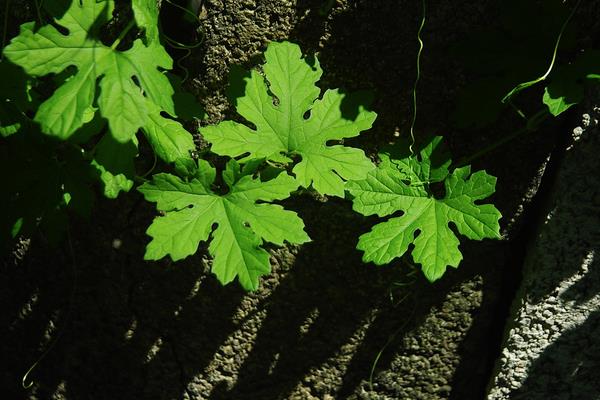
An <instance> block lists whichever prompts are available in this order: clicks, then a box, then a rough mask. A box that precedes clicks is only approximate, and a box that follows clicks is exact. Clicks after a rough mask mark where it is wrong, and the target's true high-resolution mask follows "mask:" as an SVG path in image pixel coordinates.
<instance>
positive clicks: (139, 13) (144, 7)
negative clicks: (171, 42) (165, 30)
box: [131, 0, 159, 43]
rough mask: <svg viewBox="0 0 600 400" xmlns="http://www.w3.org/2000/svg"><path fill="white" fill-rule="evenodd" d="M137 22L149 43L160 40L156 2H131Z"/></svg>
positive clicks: (132, 0)
mask: <svg viewBox="0 0 600 400" xmlns="http://www.w3.org/2000/svg"><path fill="white" fill-rule="evenodd" d="M131 9H132V10H133V15H134V17H135V22H136V23H137V25H138V26H139V27H140V28H143V29H144V31H145V36H146V40H147V43H151V42H152V41H154V40H158V38H159V33H158V8H157V7H156V0H131Z"/></svg>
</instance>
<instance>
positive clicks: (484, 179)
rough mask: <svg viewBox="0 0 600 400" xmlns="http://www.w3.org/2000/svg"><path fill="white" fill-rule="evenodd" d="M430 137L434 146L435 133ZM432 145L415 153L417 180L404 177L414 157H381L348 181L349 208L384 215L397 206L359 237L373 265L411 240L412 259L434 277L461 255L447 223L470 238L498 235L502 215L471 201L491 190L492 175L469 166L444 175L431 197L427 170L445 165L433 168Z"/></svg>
mask: <svg viewBox="0 0 600 400" xmlns="http://www.w3.org/2000/svg"><path fill="white" fill-rule="evenodd" d="M432 143H433V144H434V145H435V146H436V145H437V144H439V139H438V138H436V139H434V141H432ZM432 148H434V147H432V146H430V147H429V149H427V148H425V149H424V150H423V151H421V152H420V154H419V155H420V157H421V164H422V167H421V168H420V169H419V172H418V173H417V174H416V175H415V176H416V177H418V179H419V181H418V182H412V183H410V182H406V180H405V179H406V176H407V172H406V166H407V165H412V166H413V167H414V166H415V161H410V160H406V159H402V160H397V161H399V162H398V163H396V162H395V161H396V160H391V161H384V162H382V163H381V164H380V165H379V167H378V168H377V169H376V170H375V171H372V172H370V173H369V175H368V177H367V179H365V180H362V181H355V182H349V183H348V190H349V192H350V194H351V195H352V196H354V199H353V208H354V210H355V211H357V212H359V213H361V214H363V215H373V214H376V215H378V216H380V217H384V216H388V215H391V214H393V213H396V212H398V211H401V212H402V213H403V214H402V215H401V216H399V217H394V218H390V219H388V220H387V221H385V222H382V223H379V224H377V225H375V226H374V227H373V229H372V230H371V231H370V232H368V233H366V234H364V235H362V236H361V237H360V239H359V242H358V245H357V248H358V249H359V250H363V251H364V255H363V260H364V261H365V262H374V263H375V264H377V265H382V264H386V263H389V262H390V261H392V260H393V259H394V258H396V257H400V256H402V255H403V254H404V253H405V252H406V251H407V250H408V246H409V245H410V244H411V243H413V244H414V249H413V251H412V256H413V260H414V261H415V262H416V263H420V264H422V269H423V273H424V274H425V276H426V277H427V279H429V280H430V281H435V280H436V279H439V278H440V277H441V276H442V275H443V274H444V272H445V270H446V267H448V266H451V267H457V266H458V264H459V263H460V261H461V259H462V254H461V253H460V251H459V249H458V245H459V240H458V238H457V237H456V235H455V234H454V232H453V231H452V230H451V229H450V225H449V224H450V223H453V224H454V226H455V227H456V229H457V230H458V232H460V233H461V234H463V235H465V236H467V237H468V238H469V239H475V240H481V239H484V238H499V237H500V226H499V224H498V220H499V219H500V217H501V215H500V212H499V211H498V210H497V209H496V208H495V207H494V206H493V205H491V204H482V205H480V204H476V203H475V202H476V201H478V200H482V199H484V198H486V197H488V196H490V195H491V194H492V193H493V192H494V190H495V184H496V178H494V177H493V176H491V175H488V174H487V173H486V172H485V171H478V172H475V173H473V174H471V169H470V167H469V166H467V167H462V168H458V169H455V170H454V171H453V172H452V173H451V174H449V175H447V176H446V178H445V180H444V187H445V196H444V197H443V198H441V199H438V198H436V197H435V196H434V195H433V193H432V191H431V189H430V186H429V185H428V182H431V181H432V180H431V178H432V176H436V175H437V176H440V172H439V171H443V170H444V168H445V167H444V166H442V167H441V169H438V172H436V171H435V170H433V172H432V169H431V168H430V165H431V164H430V159H429V157H428V154H430V153H431V149H432ZM409 157H410V156H409ZM382 158H383V159H385V158H386V156H385V155H383V156H382ZM428 164H429V165H428ZM446 167H447V164H446Z"/></svg>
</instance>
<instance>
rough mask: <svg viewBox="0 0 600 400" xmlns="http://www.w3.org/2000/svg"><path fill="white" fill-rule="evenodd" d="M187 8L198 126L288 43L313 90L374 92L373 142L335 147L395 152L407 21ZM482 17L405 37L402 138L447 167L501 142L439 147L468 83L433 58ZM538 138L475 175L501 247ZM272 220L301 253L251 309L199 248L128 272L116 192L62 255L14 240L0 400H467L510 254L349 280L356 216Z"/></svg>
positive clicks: (316, 10)
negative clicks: (308, 57)
mask: <svg viewBox="0 0 600 400" xmlns="http://www.w3.org/2000/svg"><path fill="white" fill-rule="evenodd" d="M204 3H205V8H204V9H203V10H201V18H202V29H203V30H204V32H205V35H206V37H205V41H204V42H203V44H202V46H201V48H199V49H198V50H196V51H194V53H193V54H192V55H191V57H189V58H187V59H186V60H185V65H186V66H187V68H188V69H189V72H190V77H191V78H190V80H189V81H188V83H187V86H188V87H189V89H191V90H192V91H194V92H195V93H196V94H197V95H198V97H199V99H201V101H202V102H203V105H204V106H205V108H206V110H207V114H208V119H207V120H206V121H203V122H202V123H203V124H208V123H215V122H218V121H220V120H221V119H223V118H226V117H227V118H236V116H235V113H234V111H233V109H232V107H231V106H230V105H229V104H228V102H227V99H226V98H225V95H224V93H225V86H226V78H227V74H228V71H229V69H230V68H231V66H232V65H233V64H242V65H244V66H246V67H254V66H256V65H258V64H259V63H260V54H261V52H262V51H263V50H264V49H265V47H266V44H267V42H268V41H269V40H280V39H290V40H292V41H295V42H297V43H299V44H300V45H301V46H302V49H303V51H305V52H306V53H313V52H318V53H319V57H320V60H321V63H322V66H323V68H324V71H325V74H324V76H323V79H322V81H321V82H320V84H321V85H322V87H343V88H345V89H348V90H355V89H371V90H373V91H374V92H375V93H376V100H375V103H374V104H373V108H374V109H375V110H376V111H377V112H378V114H379V117H378V120H377V123H376V125H375V127H374V129H372V130H371V131H370V132H369V133H367V134H365V135H364V136H363V137H361V138H358V139H355V140H353V141H352V144H353V145H355V146H357V147H362V148H364V149H366V151H367V152H368V153H369V154H370V155H371V156H373V155H374V154H375V153H376V151H377V149H378V148H379V147H380V146H381V145H382V144H385V143H388V142H389V141H391V140H393V139H394V138H395V137H396V136H398V135H399V134H403V135H404V134H406V130H407V127H408V123H409V120H410V115H411V109H410V92H411V90H412V84H413V79H414V76H415V67H414V64H415V56H416V51H417V42H416V40H415V37H416V31H417V26H418V21H419V17H420V16H419V12H420V9H419V7H418V4H417V3H416V2H414V1H391V2H389V1H382V2H375V1H371V0H368V1H367V0H364V1H363V0H360V1H359V0H357V1H351V0H338V1H336V2H333V4H332V8H331V9H329V10H323V5H324V3H325V2H324V1H321V0H312V1H311V0H297V1H280V0H241V1H240V0H207V1H205V2H204ZM488 3H489V2H487V1H480V2H477V3H476V4H474V3H473V2H472V1H470V0H469V1H467V0H464V1H456V0H440V1H437V2H435V5H433V6H431V7H430V9H429V10H430V11H429V14H428V25H427V28H426V30H425V32H424V40H425V42H426V51H425V53H424V54H423V59H422V62H423V65H422V67H423V76H422V80H421V83H420V86H419V120H418V123H417V132H418V134H430V133H435V134H444V135H445V136H446V138H447V139H448V141H449V143H450V146H451V148H452V150H453V152H454V154H455V156H456V157H457V158H458V157H459V156H463V155H466V154H471V153H473V152H474V151H476V150H478V149H480V148H482V147H484V146H486V145H487V144H489V143H492V142H495V141H497V140H498V139H500V138H503V137H504V136H505V135H506V132H507V131H512V130H514V129H515V126H516V125H517V124H518V123H520V122H518V123H516V122H515V119H512V118H505V119H503V120H502V121H501V122H500V123H499V126H498V127H496V128H494V129H490V130H488V131H486V132H485V133H483V134H482V133H481V132H478V133H476V134H470V133H466V132H454V131H453V130H452V128H451V127H452V124H451V121H450V114H451V112H452V106H451V104H452V100H453V99H454V96H455V95H456V93H457V91H458V90H459V89H460V87H461V86H462V85H464V83H465V81H466V79H467V78H466V77H465V76H464V74H463V71H461V69H460V68H458V66H457V63H456V62H455V61H454V60H453V59H452V58H451V57H449V55H448V47H449V45H450V44H452V43H453V42H454V41H455V40H458V39H460V38H461V37H466V36H467V35H468V34H469V32H471V30H472V29H474V27H477V26H485V25H487V24H488V23H489V22H490V20H493V19H494V13H491V12H486V5H487V4H488ZM323 11H325V12H323ZM440 60H444V61H443V62H440ZM544 135H545V136H544V138H545V140H543V141H541V140H539V136H537V137H536V136H535V135H533V134H532V135H526V136H523V137H521V138H519V139H518V140H515V141H514V142H513V143H512V144H511V146H512V149H511V151H510V152H506V151H504V150H498V151H495V152H493V153H490V155H489V157H487V158H486V159H485V160H478V161H477V162H476V163H475V164H474V168H476V169H479V168H483V166H484V165H485V168H486V169H487V171H488V172H489V173H492V174H493V175H495V176H498V178H499V179H498V189H497V193H496V195H495V196H494V198H493V200H494V202H495V203H496V204H497V205H498V207H499V208H500V210H501V211H502V213H503V215H504V216H505V219H503V220H502V222H503V223H505V222H506V221H511V223H510V225H508V224H507V225H506V226H505V229H504V233H505V235H506V238H507V239H510V238H511V237H513V235H516V234H517V233H518V232H519V231H520V230H521V229H522V227H523V221H524V219H523V215H525V214H526V213H527V208H528V204H529V201H530V199H531V198H532V197H533V195H534V193H535V192H536V191H537V188H538V185H539V181H540V176H541V175H542V174H543V166H544V165H545V163H546V160H547V158H548V154H549V152H550V150H551V148H552V145H553V144H552V143H553V140H552V139H553V133H552V132H548V131H545V132H544ZM286 206H287V207H289V208H290V209H292V210H294V211H297V212H298V213H299V214H300V216H301V217H302V218H303V219H304V221H305V223H306V226H307V231H308V233H309V235H310V236H311V238H312V239H313V242H311V243H309V244H306V245H304V246H301V247H284V248H270V252H271V255H272V259H271V260H272V265H273V273H272V274H271V275H269V276H268V277H266V278H265V279H264V280H263V281H262V282H261V289H260V290H259V291H257V292H255V293H251V294H246V293H244V292H243V291H242V290H241V289H240V288H239V287H238V285H236V284H233V285H229V286H226V287H222V286H221V285H219V284H218V283H217V282H216V281H215V279H214V277H213V276H211V275H210V273H209V269H210V260H209V259H208V257H207V256H206V248H205V247H201V249H200V251H199V253H198V254H197V255H195V256H193V257H190V258H188V259H186V260H184V261H181V262H178V263H172V262H170V261H168V260H162V261H160V262H155V263H146V262H143V261H142V259H143V252H144V246H145V244H146V243H147V241H148V238H147V237H146V235H145V234H144V231H145V229H146V227H147V226H148V225H149V223H150V221H151V218H152V217H153V216H154V215H155V211H154V210H153V209H152V206H151V205H149V204H146V203H144V202H143V201H141V199H140V197H139V195H137V194H135V193H132V194H131V195H129V196H123V197H121V198H120V199H118V200H117V201H115V202H108V201H100V202H99V204H98V205H97V207H96V208H95V210H94V215H93V217H92V220H91V221H90V222H87V221H74V224H73V226H72V228H71V231H70V240H69V242H68V243H69V244H68V245H65V246H64V247H63V248H61V249H58V250H56V249H52V248H50V247H47V246H46V245H45V244H44V241H43V240H32V241H31V243H30V244H28V247H29V251H28V254H27V257H20V258H19V260H16V261H18V262H15V263H6V264H3V268H2V270H1V271H0V272H1V275H0V304H2V307H3V313H2V315H1V316H0V317H1V318H2V319H1V320H0V326H2V327H7V329H3V330H2V331H0V333H1V336H0V346H1V347H0V360H2V362H3V365H7V366H9V367H8V368H4V369H2V370H0V379H1V381H0V382H1V383H0V387H2V388H3V389H4V391H3V395H5V396H6V398H8V399H13V398H14V399H21V398H28V399H32V400H34V399H35V400H37V399H40V400H41V399H44V400H45V399H49V398H52V399H57V400H75V399H86V398H93V399H95V400H96V399H132V398H134V399H190V400H200V399H211V400H217V399H235V400H238V399H239V400H243V399H252V400H263V399H264V400H270V399H343V398H350V399H427V400H430V399H431V400H436V399H452V398H454V399H460V400H464V399H476V398H477V396H478V395H479V394H480V393H483V389H484V385H485V382H486V380H487V378H488V375H487V373H488V371H487V369H486V365H487V363H489V362H490V357H491V356H490V354H489V353H488V352H487V351H482V349H484V348H485V347H486V344H487V342H488V340H489V338H490V336H493V334H494V333H493V332H492V329H491V327H492V326H493V324H492V321H493V320H494V318H495V312H496V308H497V303H498V301H499V300H498V299H499V296H500V294H499V293H500V292H501V291H502V284H501V282H502V279H503V277H504V276H505V274H510V273H512V272H511V271H512V270H509V271H508V272H507V271H506V270H507V267H514V266H512V264H511V263H513V262H514V261H515V258H514V257H513V256H512V253H513V250H514V247H515V244H514V243H512V242H510V241H508V240H504V241H484V242H477V243H469V242H464V244H462V245H461V251H462V252H463V254H464V261H463V262H462V264H461V266H460V268H459V269H457V270H451V271H448V273H447V275H446V276H445V277H444V279H443V280H442V281H440V282H437V283H436V284H434V285H431V284H429V283H428V282H426V281H425V280H424V278H423V277H422V275H421V273H420V272H419V271H417V272H416V273H415V272H414V271H413V269H412V267H411V266H410V265H407V264H406V262H404V261H397V262H394V263H392V265H390V266H389V267H382V268H375V267H374V266H372V265H364V264H363V263H362V262H361V260H360V257H361V255H360V253H359V252H358V251H356V249H355V245H356V239H357V237H358V236H359V235H360V234H362V233H364V232H366V231H368V229H369V228H370V227H371V226H372V225H373V224H374V223H375V219H373V218H363V217H361V216H359V215H356V214H355V213H353V212H352V211H351V207H350V204H349V202H347V201H343V200H341V199H324V198H315V196H310V195H306V194H305V195H301V196H299V197H296V198H294V199H292V200H290V201H287V202H286ZM38 239H39V238H38ZM516 260H517V261H518V258H517V259H516ZM15 264H16V265H15ZM517 267H518V266H517ZM407 282H408V283H410V285H408V286H402V285H400V284H402V283H407ZM48 348H50V351H48V352H47V353H45V351H46V350H47V349H48ZM40 354H46V355H45V356H44V358H43V359H42V360H41V361H40V363H39V364H38V365H37V367H36V369H35V370H34V371H33V373H32V374H31V376H30V377H29V378H30V379H31V380H32V381H33V382H34V383H33V386H32V387H31V388H30V389H29V390H23V389H22V388H21V387H20V380H21V377H22V375H23V373H24V372H25V371H27V369H28V368H29V367H30V366H31V364H32V363H33V362H34V361H35V360H36V359H38V357H39V356H40ZM376 359H377V363H376V364H375V365H374V362H375V360H376ZM373 366H374V367H373ZM371 372H372V377H371ZM480 386H481V387H480Z"/></svg>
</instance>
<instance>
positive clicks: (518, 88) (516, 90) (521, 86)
mask: <svg viewBox="0 0 600 400" xmlns="http://www.w3.org/2000/svg"><path fill="white" fill-rule="evenodd" d="M579 4H581V0H579V1H578V2H577V4H575V7H574V8H573V10H572V11H571V13H570V14H569V16H568V17H567V19H566V20H565V22H563V24H562V27H561V28H560V32H559V33H558V37H557V38H556V43H554V51H553V52H552V60H551V61H550V65H549V66H548V70H547V71H546V73H545V74H544V75H542V76H540V77H539V78H537V79H534V80H532V81H528V82H523V83H519V84H518V85H517V86H515V87H514V88H513V89H512V90H511V91H510V92H508V94H507V95H506V96H504V97H503V98H502V103H506V102H507V101H509V100H510V98H511V97H512V96H514V95H515V94H517V93H519V92H520V91H521V90H523V89H526V88H528V87H530V86H533V85H535V84H536V83H539V82H541V81H543V80H545V79H546V78H547V77H548V75H550V72H552V68H554V62H555V61H556V54H557V53H558V46H559V45H560V40H561V39H562V35H563V33H565V29H566V28H567V25H569V22H570V21H571V19H572V18H573V15H575V11H577V8H579Z"/></svg>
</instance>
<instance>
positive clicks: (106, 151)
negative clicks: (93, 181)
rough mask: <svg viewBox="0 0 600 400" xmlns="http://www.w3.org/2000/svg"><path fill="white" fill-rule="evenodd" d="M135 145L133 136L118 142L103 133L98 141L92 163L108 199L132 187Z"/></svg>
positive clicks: (135, 140)
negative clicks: (123, 141)
mask: <svg viewBox="0 0 600 400" xmlns="http://www.w3.org/2000/svg"><path fill="white" fill-rule="evenodd" d="M137 145H138V143H137V139H135V137H134V138H133V139H132V140H131V141H129V142H127V143H120V142H117V141H116V140H115V139H114V138H113V137H112V136H110V135H104V137H103V138H102V139H101V140H100V142H98V146H97V147H96V154H95V156H94V160H93V161H92V165H93V166H94V168H96V170H97V172H98V174H99V175H100V180H101V182H102V186H103V193H104V196H106V197H108V198H109V199H116V198H117V196H118V195H119V193H120V192H121V191H124V192H128V191H129V190H130V189H131V188H132V187H133V177H134V176H135V169H134V166H133V158H134V157H135V156H136V154H137Z"/></svg>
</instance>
